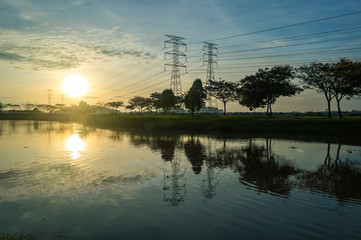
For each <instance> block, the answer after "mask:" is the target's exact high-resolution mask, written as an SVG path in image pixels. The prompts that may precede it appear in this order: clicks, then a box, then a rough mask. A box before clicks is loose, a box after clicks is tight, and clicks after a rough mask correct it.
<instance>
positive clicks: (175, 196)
mask: <svg viewBox="0 0 361 240" xmlns="http://www.w3.org/2000/svg"><path fill="white" fill-rule="evenodd" d="M171 164H172V166H171V173H170V174H166V172H165V169H164V186H163V191H164V197H163V201H165V202H168V203H169V205H170V206H178V205H179V203H180V202H184V198H185V194H186V184H185V179H184V171H183V173H181V166H180V158H179V156H177V154H176V156H175V157H174V158H173V159H172V161H171ZM167 193H168V194H167Z"/></svg>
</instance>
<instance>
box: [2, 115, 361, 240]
mask: <svg viewBox="0 0 361 240" xmlns="http://www.w3.org/2000/svg"><path fill="white" fill-rule="evenodd" d="M0 153H1V156H0V231H3V232H11V233H16V232H20V231H23V232H24V233H31V234H36V235H38V236H39V238H40V239H57V237H56V236H58V235H63V236H66V237H67V238H69V239H200V238H201V239H221V238H222V239H290V238H292V239H305V238H312V239H357V238H360V236H361V222H360V216H361V187H360V186H361V170H360V166H361V147H360V146H353V145H340V144H335V143H332V144H330V143H324V142H301V141H296V140H294V141H292V140H282V139H275V138H249V137H247V138H241V137H237V138H229V137H226V136H220V135H217V136H212V135H196V134H185V133H182V134H181V133H173V134H171V133H167V134H164V133H157V132H153V133H149V132H147V133H145V132H130V131H122V132H119V131H118V132H116V131H111V130H102V129H90V128H86V127H83V126H82V125H78V124H64V123H57V122H42V121H0Z"/></svg>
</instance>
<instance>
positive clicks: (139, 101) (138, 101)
mask: <svg viewBox="0 0 361 240" xmlns="http://www.w3.org/2000/svg"><path fill="white" fill-rule="evenodd" d="M128 103H129V105H130V106H133V108H137V109H138V111H139V113H142V112H143V109H144V108H146V107H147V105H149V100H148V99H147V98H145V97H141V96H135V97H133V98H131V99H129V101H128Z"/></svg>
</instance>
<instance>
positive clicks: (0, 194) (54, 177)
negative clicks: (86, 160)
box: [0, 164, 155, 203]
mask: <svg viewBox="0 0 361 240" xmlns="http://www.w3.org/2000/svg"><path fill="white" fill-rule="evenodd" d="M18 167H20V166H18ZM1 176H2V177H1V179H0V180H1V184H0V202H4V201H25V200H34V199H42V198H49V199H51V201H52V202H64V201H65V202H68V201H69V200H72V201H75V200H81V201H85V202H93V201H96V202H98V201H99V200H101V201H102V202H104V201H105V202H110V203H112V202H114V199H113V198H114V196H117V199H118V198H119V197H120V198H123V199H131V198H134V197H135V196H136V195H137V194H138V193H139V192H140V191H139V190H140V189H142V188H145V187H147V186H148V183H149V182H150V181H151V180H152V178H154V177H155V173H154V172H151V171H144V170H139V171H137V172H132V173H118V175H115V176H113V175H111V174H109V173H106V172H99V171H97V169H92V170H90V169H88V170H85V169H84V168H81V167H80V166H78V165H74V164H46V165H34V166H32V167H31V168H23V169H22V170H8V171H6V172H1Z"/></svg>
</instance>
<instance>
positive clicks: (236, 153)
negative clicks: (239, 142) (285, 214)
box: [207, 139, 297, 195]
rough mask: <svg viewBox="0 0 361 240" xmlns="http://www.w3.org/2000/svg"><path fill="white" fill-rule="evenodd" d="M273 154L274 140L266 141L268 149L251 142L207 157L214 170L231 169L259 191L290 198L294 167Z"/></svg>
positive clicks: (242, 181) (244, 182)
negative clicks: (290, 179) (290, 182)
mask: <svg viewBox="0 0 361 240" xmlns="http://www.w3.org/2000/svg"><path fill="white" fill-rule="evenodd" d="M281 160H283V159H281V158H280V157H279V156H277V155H276V154H275V153H274V152H273V151H272V141H271V140H270V139H266V146H264V145H257V144H256V143H255V142H254V141H253V140H252V139H250V140H249V143H248V145H247V146H245V147H241V148H227V147H226V145H225V144H224V146H223V148H222V149H219V150H217V151H216V153H215V154H212V155H211V156H209V157H207V163H208V164H209V166H210V167H211V168H213V169H214V168H221V169H222V168H231V169H233V170H235V171H236V172H238V173H239V174H240V182H241V183H242V184H245V185H249V183H251V184H254V185H255V186H256V188H257V190H258V191H262V192H266V193H268V192H273V193H277V194H282V195H288V194H289V192H290V190H291V187H290V184H289V182H288V181H289V180H288V178H289V176H290V175H292V174H294V173H296V172H297V171H296V170H295V168H294V167H293V166H291V165H289V164H287V163H281Z"/></svg>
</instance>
